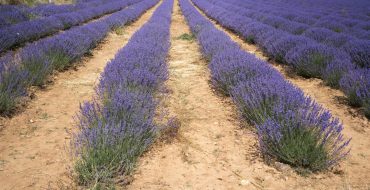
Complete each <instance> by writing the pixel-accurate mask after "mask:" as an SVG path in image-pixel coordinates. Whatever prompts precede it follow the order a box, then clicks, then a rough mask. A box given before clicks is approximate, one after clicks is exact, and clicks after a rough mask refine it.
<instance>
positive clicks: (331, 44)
mask: <svg viewBox="0 0 370 190" xmlns="http://www.w3.org/2000/svg"><path fill="white" fill-rule="evenodd" d="M232 1H235V3H236V4H238V3H237V2H239V0H232ZM210 2H213V3H211V4H213V5H215V6H217V7H220V8H223V9H225V10H224V12H225V11H228V12H233V13H235V14H236V15H237V16H241V17H243V19H244V20H245V21H244V23H243V24H245V23H247V24H251V25H252V24H253V28H252V29H250V30H262V31H258V32H260V33H264V32H266V31H267V30H270V29H271V30H273V31H271V32H270V33H271V34H270V33H269V34H270V35H266V36H264V37H266V38H267V37H269V36H271V35H272V33H273V32H274V33H275V35H277V34H279V35H289V34H290V35H297V36H302V37H306V38H307V39H311V40H312V41H314V42H317V43H319V44H323V45H324V46H327V47H328V48H332V49H338V51H343V52H345V53H347V54H348V55H347V56H349V57H351V61H352V62H353V63H355V64H357V65H359V66H361V67H370V55H369V54H368V53H367V52H368V50H369V49H370V41H369V40H370V33H367V35H366V36H368V38H369V40H359V39H356V38H355V37H352V36H350V35H346V34H343V33H338V32H339V31H340V30H342V29H343V28H337V27H333V30H337V32H335V31H331V30H329V29H326V28H325V24H330V23H328V22H326V21H324V22H319V23H318V25H316V26H310V25H307V24H301V23H297V22H294V21H289V20H288V19H285V18H279V17H277V16H275V15H271V14H269V13H260V12H255V11H254V10H252V9H246V8H240V6H236V5H234V4H232V3H229V2H227V3H225V2H222V1H219V0H211V1H210ZM240 3H241V2H239V4H240ZM261 9H263V8H261ZM251 27H252V26H251ZM343 30H344V29H343ZM254 37H255V36H254V34H253V33H251V34H250V35H249V38H250V40H251V41H254Z"/></svg>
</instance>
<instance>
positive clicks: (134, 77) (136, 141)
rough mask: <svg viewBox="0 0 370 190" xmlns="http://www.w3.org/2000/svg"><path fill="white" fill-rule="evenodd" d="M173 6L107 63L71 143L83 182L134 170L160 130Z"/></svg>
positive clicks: (168, 3)
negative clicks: (158, 109) (161, 93)
mask: <svg viewBox="0 0 370 190" xmlns="http://www.w3.org/2000/svg"><path fill="white" fill-rule="evenodd" d="M172 7H173V0H164V1H163V3H162V4H161V5H160V6H159V7H158V9H157V10H156V11H155V12H154V14H153V16H152V18H151V19H150V20H149V21H148V22H147V23H146V24H145V25H144V26H143V27H142V28H141V29H140V30H139V31H137V32H136V33H135V34H134V35H133V36H132V38H131V39H130V41H129V42H128V44H127V45H126V46H125V47H124V48H122V49H121V50H120V51H119V52H118V53H117V54H116V56H115V58H114V59H113V60H111V61H110V62H109V63H108V64H107V66H106V68H105V69H104V72H103V73H102V75H101V79H100V83H99V85H98V87H97V90H96V97H95V100H94V101H91V102H85V103H84V104H83V105H82V106H81V111H80V114H78V121H79V123H78V129H79V130H78V132H77V134H76V135H75V138H74V144H73V145H72V146H73V147H75V148H76V153H77V155H78V158H79V159H78V160H77V162H76V165H75V170H76V173H77V174H78V180H79V183H80V184H81V185H86V186H91V185H92V184H94V183H95V184H96V183H98V184H102V185H106V184H107V183H108V184H109V183H111V182H112V178H113V177H115V176H117V175H126V174H129V173H130V172H131V171H132V169H133V167H134V166H135V163H136V160H137V159H138V157H139V156H140V155H141V154H142V153H143V152H144V151H145V150H146V149H147V148H148V147H149V146H150V145H151V144H152V143H153V141H154V139H155V137H156V135H157V132H159V131H158V127H157V126H156V124H155V121H154V117H155V111H156V107H157V104H158V99H157V98H156V95H158V93H159V91H158V90H159V89H160V87H161V86H162V85H163V83H164V81H165V80H166V79H167V78H168V69H167V64H166V57H167V53H168V50H169V47H170V43H169V35H170V31H169V28H170V23H171V10H172Z"/></svg>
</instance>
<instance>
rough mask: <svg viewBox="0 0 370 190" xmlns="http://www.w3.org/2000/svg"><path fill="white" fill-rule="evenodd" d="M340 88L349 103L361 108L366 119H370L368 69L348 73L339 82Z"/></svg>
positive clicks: (369, 70) (369, 75)
mask: <svg viewBox="0 0 370 190" xmlns="http://www.w3.org/2000/svg"><path fill="white" fill-rule="evenodd" d="M340 88H341V89H342V90H343V92H344V93H345V94H346V95H347V97H348V101H349V103H350V104H351V105H353V106H363V107H364V109H365V115H366V117H368V118H370V117H369V116H370V115H369V113H370V112H369V109H370V108H369V105H370V69H369V68H366V69H365V68H364V69H355V70H352V71H350V72H348V73H347V74H346V75H344V77H343V78H342V79H341V80H340Z"/></svg>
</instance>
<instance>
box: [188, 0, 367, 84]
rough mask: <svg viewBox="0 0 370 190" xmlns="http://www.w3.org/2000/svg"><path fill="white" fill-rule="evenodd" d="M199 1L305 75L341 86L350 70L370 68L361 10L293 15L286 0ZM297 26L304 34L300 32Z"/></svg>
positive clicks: (228, 25)
mask: <svg viewBox="0 0 370 190" xmlns="http://www.w3.org/2000/svg"><path fill="white" fill-rule="evenodd" d="M193 2H194V4H195V5H196V6H197V7H198V8H200V9H201V10H203V11H204V12H205V13H206V15H207V16H209V17H211V18H213V19H215V20H216V21H217V22H218V23H219V24H221V25H222V26H224V27H226V28H228V29H231V30H232V31H234V32H236V33H237V34H238V35H240V36H241V37H242V38H244V39H246V41H247V42H250V43H256V44H258V45H259V46H260V47H261V48H262V49H263V50H264V51H265V52H266V53H267V54H268V55H269V56H270V57H272V58H273V59H275V60H277V61H278V62H280V63H284V64H288V65H290V66H292V68H293V69H294V70H295V71H296V72H297V73H298V74H299V75H302V76H304V77H317V78H321V79H323V80H324V82H325V84H327V85H329V86H331V87H334V88H338V87H339V81H340V80H341V77H343V76H344V75H345V74H346V73H347V72H350V71H351V70H353V69H356V68H357V67H359V68H368V67H369V66H368V63H370V60H369V53H367V52H369V47H370V46H369V44H370V41H368V40H366V39H365V38H361V37H359V36H357V35H356V34H357V33H359V32H360V33H363V35H368V34H369V33H367V32H366V29H367V26H368V25H367V24H365V23H366V22H365V20H366V19H365V17H363V16H361V14H360V15H357V14H353V15H352V16H353V17H352V16H351V17H349V18H347V16H344V15H335V16H333V15H330V16H325V14H324V13H326V12H327V10H323V11H319V12H317V13H312V14H311V13H306V12H302V11H301V10H300V11H295V10H294V8H292V9H289V13H290V14H288V15H285V14H282V11H281V10H280V9H284V8H285V6H286V4H279V3H277V2H276V5H275V4H273V5H265V4H264V3H262V2H261V1H259V0H257V1H248V3H245V2H243V1H241V0H231V1H228V2H225V1H220V0H206V1H200V0H193ZM341 2H342V3H343V1H341ZM321 3H323V2H321ZM363 3H364V2H363ZM296 6H300V5H296ZM335 6H336V5H335ZM357 6H359V4H358V5H356V6H355V7H353V6H352V5H351V7H352V8H353V9H356V7H357ZM278 7H279V8H278ZM357 8H358V7H357ZM298 12H299V14H298ZM271 15H274V16H271ZM275 16H276V17H275ZM284 16H285V17H287V18H284ZM354 17H356V18H354ZM333 18H340V19H339V22H337V20H338V19H336V21H331V20H333ZM284 19H285V20H284ZM288 20H290V21H288ZM315 23H316V24H315ZM344 26H345V28H343V27H344ZM296 27H297V28H301V29H302V30H301V32H303V33H302V34H301V33H300V32H299V31H296V32H294V30H295V29H294V28H296ZM351 73H352V72H351ZM340 89H343V88H340Z"/></svg>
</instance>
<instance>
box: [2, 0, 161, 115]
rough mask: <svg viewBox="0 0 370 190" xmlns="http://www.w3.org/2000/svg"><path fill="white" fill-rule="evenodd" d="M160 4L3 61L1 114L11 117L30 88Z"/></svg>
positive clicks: (133, 9) (149, 2)
mask: <svg viewBox="0 0 370 190" xmlns="http://www.w3.org/2000/svg"><path fill="white" fill-rule="evenodd" d="M157 2H158V0H144V1H142V2H140V3H137V4H134V5H132V6H130V8H128V9H124V10H122V11H119V12H116V13H114V14H112V15H110V16H108V17H106V18H104V19H101V20H99V21H97V22H93V23H89V24H86V25H83V26H79V27H74V28H72V29H70V30H67V31H66V32H63V33H60V34H58V35H55V36H53V37H50V38H45V39H42V40H39V41H37V42H34V43H31V44H28V45H27V46H25V47H24V48H23V49H21V50H20V51H19V52H17V54H16V55H15V56H12V55H11V54H7V55H6V56H4V57H2V58H1V59H0V113H1V114H10V113H11V112H12V111H13V110H14V108H15V107H16V105H17V102H18V101H19V100H20V98H21V97H23V96H25V95H26V94H27V89H28V87H30V86H32V85H36V86H41V85H43V84H44V82H45V79H46V78H47V77H48V76H49V75H50V74H51V73H52V72H53V70H63V69H64V68H66V67H68V66H69V65H70V64H71V63H72V62H73V61H74V60H76V59H78V58H80V57H82V56H83V55H84V54H85V53H88V52H89V51H90V50H91V49H92V48H94V47H95V46H96V44H97V43H99V42H100V41H101V40H102V39H103V38H104V37H105V36H106V35H107V34H108V32H109V31H110V30H112V29H114V28H116V27H119V26H123V25H124V24H126V23H130V22H132V21H133V20H135V19H136V18H138V17H139V16H140V15H141V14H142V13H143V12H144V11H145V10H147V9H148V8H150V7H152V6H154V5H155V4H156V3H157Z"/></svg>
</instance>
